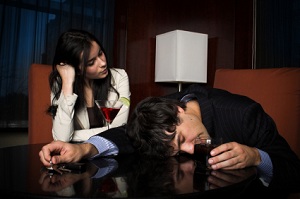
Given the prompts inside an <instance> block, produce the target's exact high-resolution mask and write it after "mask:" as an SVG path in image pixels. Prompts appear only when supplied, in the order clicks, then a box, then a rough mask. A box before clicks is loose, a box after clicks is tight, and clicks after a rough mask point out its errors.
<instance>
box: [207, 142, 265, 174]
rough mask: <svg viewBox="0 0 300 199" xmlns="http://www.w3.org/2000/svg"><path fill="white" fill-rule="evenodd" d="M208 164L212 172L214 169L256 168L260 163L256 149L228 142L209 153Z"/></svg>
mask: <svg viewBox="0 0 300 199" xmlns="http://www.w3.org/2000/svg"><path fill="white" fill-rule="evenodd" d="M210 154H211V156H213V157H211V158H210V159H209V160H208V163H209V164H210V165H211V167H212V169H213V170H216V169H242V168H245V167H249V166H257V165H259V164H260V162H261V158H260V154H259V152H258V149H256V148H254V147H249V146H246V145H242V144H239V143H237V142H229V143H225V144H222V145H220V146H218V147H216V148H214V149H213V150H212V151H211V152H210Z"/></svg>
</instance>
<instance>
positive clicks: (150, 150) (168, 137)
mask: <svg viewBox="0 0 300 199" xmlns="http://www.w3.org/2000/svg"><path fill="white" fill-rule="evenodd" d="M178 106H179V107H182V108H183V109H185V108H186V106H185V104H184V103H183V102H180V101H178V100H173V99H166V98H163V97H148V98H146V99H144V100H142V101H141V102H140V103H139V104H138V105H137V106H136V108H135V109H134V111H133V113H132V114H131V116H130V119H129V121H128V125H127V134H128V136H129V138H130V140H131V141H132V143H133V146H134V147H136V148H137V151H138V152H139V153H140V154H145V155H150V156H156V157H159V158H165V157H168V156H170V155H172V153H173V151H174V148H173V147H172V146H171V145H170V142H171V141H172V140H173V139H174V137H175V130H176V125H178V124H179V123H180V119H179V118H178V115H177V114H178ZM166 132H169V133H166Z"/></svg>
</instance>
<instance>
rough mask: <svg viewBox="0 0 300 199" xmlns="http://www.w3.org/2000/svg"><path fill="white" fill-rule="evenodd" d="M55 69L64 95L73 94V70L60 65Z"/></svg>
mask: <svg viewBox="0 0 300 199" xmlns="http://www.w3.org/2000/svg"><path fill="white" fill-rule="evenodd" d="M56 69H57V71H58V73H59V75H60V76H61V79H62V90H63V93H64V94H65V95H71V94H73V83H74V81H75V68H74V67H73V66H71V65H68V64H64V63H60V64H58V65H56Z"/></svg>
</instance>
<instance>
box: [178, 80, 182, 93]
mask: <svg viewBox="0 0 300 199" xmlns="http://www.w3.org/2000/svg"><path fill="white" fill-rule="evenodd" d="M181 90H182V83H181V82H178V92H181Z"/></svg>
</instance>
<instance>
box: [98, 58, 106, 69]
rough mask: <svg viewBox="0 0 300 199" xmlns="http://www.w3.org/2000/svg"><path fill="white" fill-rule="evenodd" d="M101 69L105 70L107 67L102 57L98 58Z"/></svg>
mask: <svg viewBox="0 0 300 199" xmlns="http://www.w3.org/2000/svg"><path fill="white" fill-rule="evenodd" d="M98 62H99V67H100V68H104V67H106V61H105V60H102V59H101V58H100V57H98Z"/></svg>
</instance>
